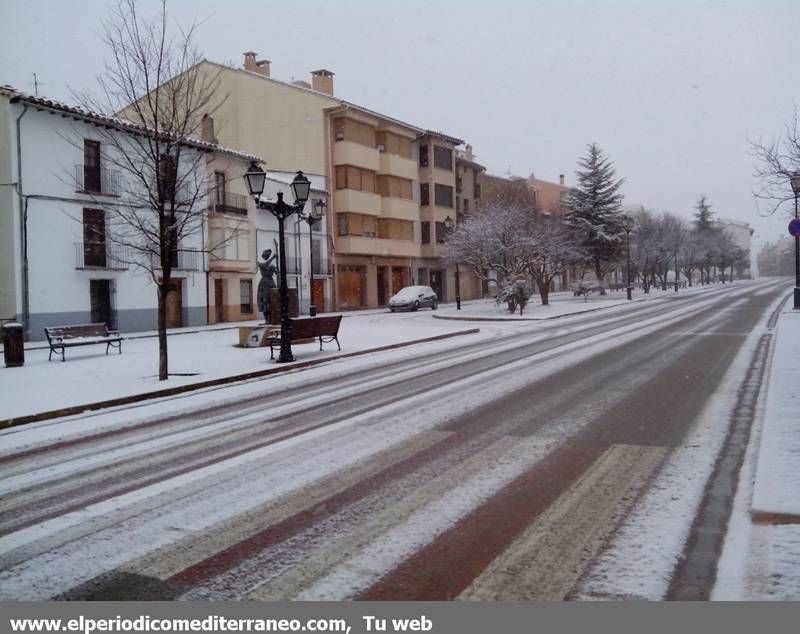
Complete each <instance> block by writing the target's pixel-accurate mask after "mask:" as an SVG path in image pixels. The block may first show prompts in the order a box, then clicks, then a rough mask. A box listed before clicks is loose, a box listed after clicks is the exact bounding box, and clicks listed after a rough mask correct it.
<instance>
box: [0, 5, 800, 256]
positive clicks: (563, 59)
mask: <svg viewBox="0 0 800 634" xmlns="http://www.w3.org/2000/svg"><path fill="white" fill-rule="evenodd" d="M142 4H143V5H144V6H147V5H152V4H153V3H152V2H149V1H148V2H145V1H144V0H143V1H142ZM106 6H107V2H101V1H95V0H88V1H84V2H69V1H66V0H60V1H58V0H57V1H49V2H48V1H45V0H28V1H21V0H0V25H1V26H0V29H2V33H0V59H2V64H1V65H0V71H1V72H0V83H9V84H11V85H13V86H15V87H17V88H20V89H23V90H28V91H31V92H32V91H33V88H32V83H31V82H32V75H31V73H33V72H36V73H37V74H38V75H39V79H40V81H41V82H43V84H42V86H41V87H40V93H41V94H44V95H47V96H51V97H54V98H59V99H68V98H69V91H68V89H67V86H68V85H71V86H74V87H78V88H90V87H91V85H92V81H93V76H94V74H95V73H97V72H99V71H100V69H101V62H102V58H103V56H104V53H105V51H104V49H103V46H102V44H101V43H100V41H99V36H98V35H97V34H98V31H99V28H100V25H99V21H100V17H101V16H103V15H105V12H106ZM170 6H171V12H172V15H173V17H174V18H176V19H178V20H181V21H183V20H191V19H192V18H193V17H194V16H197V17H200V18H208V19H207V20H206V22H205V23H204V25H203V26H202V28H201V30H200V37H199V39H198V44H199V46H200V48H201V49H202V50H203V51H204V53H205V55H206V57H208V58H209V59H213V60H216V61H220V62H224V61H228V60H230V61H233V62H235V63H236V64H237V65H238V64H241V59H242V57H241V53H242V52H243V51H244V50H248V49H252V50H255V51H257V52H258V53H259V56H260V57H264V58H267V59H270V60H272V76H273V77H275V78H278V79H287V80H288V79H292V78H296V79H305V80H308V71H310V70H312V69H316V68H328V69H330V70H332V71H334V72H335V73H336V77H335V86H334V89H335V93H336V95H337V96H341V97H343V98H346V99H348V100H350V101H353V102H356V103H359V104H362V105H364V106H367V107H370V108H373V109H375V110H378V111H381V112H384V113H386V114H389V115H392V116H395V117H397V118H399V119H403V120H406V121H409V122H411V123H414V124H417V125H420V126H424V127H428V128H433V129H440V130H442V131H445V132H447V133H449V134H452V135H454V136H458V137H461V138H464V139H466V140H467V141H468V142H470V143H472V145H473V146H474V148H475V151H476V153H477V155H478V160H480V161H481V162H482V163H484V164H485V165H486V166H487V167H488V169H489V172H491V173H497V174H503V173H507V172H508V171H509V169H510V171H511V173H514V174H518V175H527V174H529V173H530V172H531V171H533V172H534V173H535V174H536V175H537V176H538V177H540V178H544V179H548V180H557V178H558V175H559V174H560V173H565V174H566V175H567V180H568V182H572V181H573V173H574V170H575V161H576V158H577V157H578V156H579V155H581V154H583V152H584V149H585V145H586V144H587V143H589V142H592V141H596V142H597V143H598V144H599V145H600V146H601V147H602V148H603V149H604V150H605V151H606V152H607V153H608V154H609V155H610V156H611V158H612V159H613V160H614V162H615V163H616V166H617V169H618V173H619V175H620V176H623V177H625V179H626V183H625V186H624V189H623V191H624V193H625V196H626V199H625V202H626V203H642V204H644V205H645V206H647V207H651V208H655V209H669V210H672V211H675V212H678V213H681V214H683V215H688V214H689V213H690V212H691V208H692V206H693V205H694V204H695V202H696V200H697V198H698V196H699V194H700V193H705V194H706V195H708V197H709V199H710V201H711V203H712V205H713V210H714V211H715V212H716V213H717V214H719V215H720V216H724V217H731V218H738V219H741V220H746V221H748V222H751V224H753V226H754V227H755V228H756V230H757V232H758V234H759V235H757V239H759V242H760V241H763V240H764V239H768V240H774V239H775V238H776V237H777V236H779V235H783V234H786V229H785V227H786V218H785V217H782V218H770V219H759V218H758V215H757V210H756V204H755V202H754V201H753V198H752V195H751V192H752V191H753V189H754V188H755V182H754V180H753V178H752V176H751V174H752V171H753V159H752V158H751V157H750V156H749V155H748V152H747V149H748V148H747V140H746V137H747V136H748V135H750V136H751V137H754V138H755V137H759V136H763V137H765V138H769V137H771V136H774V135H775V134H776V133H778V132H780V131H781V129H782V126H783V123H784V122H785V121H786V120H787V119H788V118H789V116H790V114H791V112H792V108H793V107H794V103H795V102H800V95H798V92H800V87H799V86H800V85H799V84H798V78H800V69H799V68H798V66H800V36H798V27H799V26H800V2H797V1H796V0H787V1H778V0H775V1H771V0H761V1H757V0H751V1H749V2H745V1H728V2H688V1H680V0H663V1H660V2H655V1H652V2H647V1H640V2H633V1H628V2H623V1H617V2H612V1H597V2H581V1H576V0H575V1H569V0H562V1H560V2H519V1H518V2H509V1H500V2H498V1H494V2H489V1H485V2H477V1H469V0H466V1H465V0H458V1H456V0H453V1H442V0H440V1H436V0H427V1H426V2H417V1H413V2H401V1H396V2H391V3H390V2H364V1H359V2H335V3H334V2H317V1H315V0H307V1H305V2H291V3H290V2H264V1H259V0H249V1H248V2H242V1H238V0H237V1H228V2H225V1H224V0H222V1H218V2H209V1H208V0H200V1H196V2H189V1H186V0H183V1H180V0H172V2H171V3H170ZM298 167H302V166H298Z"/></svg>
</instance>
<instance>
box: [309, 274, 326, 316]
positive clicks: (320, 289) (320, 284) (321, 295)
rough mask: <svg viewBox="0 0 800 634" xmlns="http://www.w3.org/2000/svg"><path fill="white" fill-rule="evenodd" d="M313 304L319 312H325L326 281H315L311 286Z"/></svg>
mask: <svg viewBox="0 0 800 634" xmlns="http://www.w3.org/2000/svg"><path fill="white" fill-rule="evenodd" d="M311 303H312V304H314V307H315V308H316V309H317V312H319V313H324V312H325V280H314V283H313V284H312V286H311Z"/></svg>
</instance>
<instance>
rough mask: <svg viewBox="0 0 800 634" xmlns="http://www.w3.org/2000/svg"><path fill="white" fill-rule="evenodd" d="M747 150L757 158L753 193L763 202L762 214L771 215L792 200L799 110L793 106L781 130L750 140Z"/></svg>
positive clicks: (799, 158) (799, 147)
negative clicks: (774, 135)
mask: <svg viewBox="0 0 800 634" xmlns="http://www.w3.org/2000/svg"><path fill="white" fill-rule="evenodd" d="M750 153H751V155H753V156H754V157H755V158H756V159H758V165H757V166H756V169H755V171H754V173H753V175H754V176H755V177H756V178H758V179H759V181H760V187H759V189H758V190H756V191H755V192H753V195H754V196H755V197H756V200H760V201H762V202H764V203H765V205H766V211H765V215H770V216H771V215H773V214H775V212H777V211H779V210H781V209H782V208H784V206H785V205H787V203H789V202H793V201H794V193H793V192H792V188H791V186H790V179H791V177H792V175H793V174H796V173H797V172H800V111H798V108H797V106H795V108H794V113H793V114H792V118H791V119H790V120H789V121H788V122H787V123H786V125H785V126H784V130H783V133H782V134H781V135H779V136H778V138H776V139H773V140H771V141H768V142H767V141H762V140H761V139H759V140H758V141H750Z"/></svg>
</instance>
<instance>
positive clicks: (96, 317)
mask: <svg viewBox="0 0 800 634" xmlns="http://www.w3.org/2000/svg"><path fill="white" fill-rule="evenodd" d="M113 295H114V280H89V303H90V310H91V320H92V323H93V324H105V325H106V328H108V329H109V330H115V329H116V326H117V324H116V321H117V320H116V318H115V315H114V299H113Z"/></svg>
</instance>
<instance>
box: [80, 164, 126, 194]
mask: <svg viewBox="0 0 800 634" xmlns="http://www.w3.org/2000/svg"><path fill="white" fill-rule="evenodd" d="M75 190H76V191H78V192H86V193H90V194H103V195H104V196H119V195H120V192H121V190H122V177H121V176H120V172H119V171H117V170H108V169H103V168H102V167H91V166H89V165H76V166H75Z"/></svg>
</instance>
